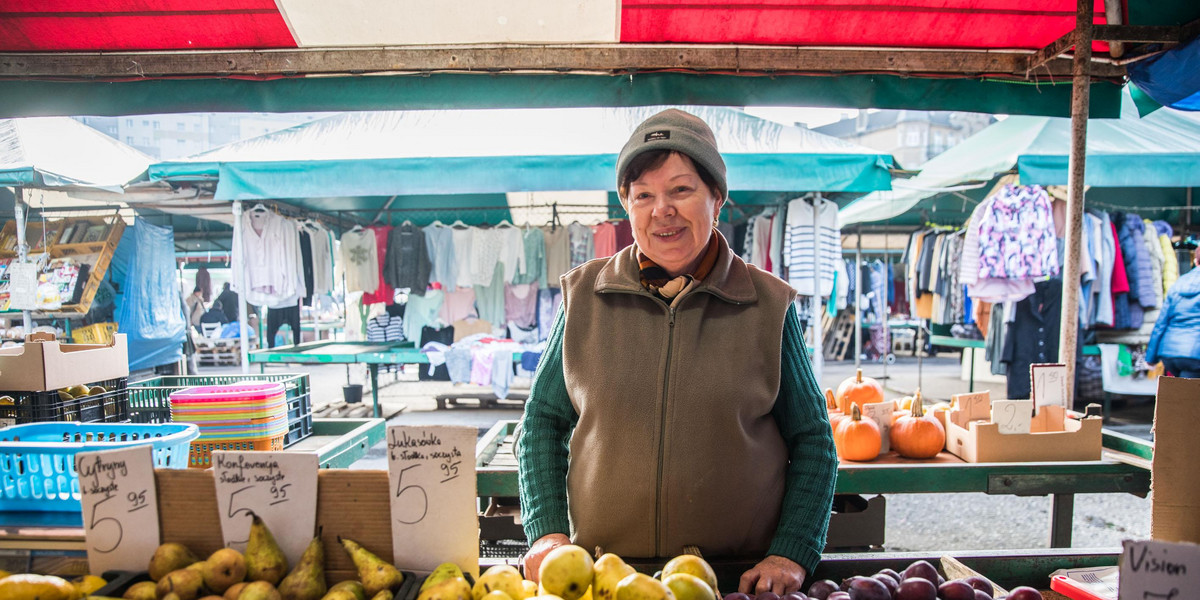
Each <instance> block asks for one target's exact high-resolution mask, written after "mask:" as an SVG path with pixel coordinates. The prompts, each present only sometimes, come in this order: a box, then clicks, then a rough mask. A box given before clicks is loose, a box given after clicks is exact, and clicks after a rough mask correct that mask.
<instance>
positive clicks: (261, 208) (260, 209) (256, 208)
mask: <svg viewBox="0 0 1200 600" xmlns="http://www.w3.org/2000/svg"><path fill="white" fill-rule="evenodd" d="M250 212H255V213H265V212H267V206H266V205H265V204H263V203H262V202H259V203H258V204H255V205H254V208H251V209H250Z"/></svg>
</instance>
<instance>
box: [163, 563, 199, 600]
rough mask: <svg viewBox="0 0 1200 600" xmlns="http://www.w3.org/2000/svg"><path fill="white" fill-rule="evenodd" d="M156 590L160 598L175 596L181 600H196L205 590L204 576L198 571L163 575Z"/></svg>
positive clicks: (180, 570)
mask: <svg viewBox="0 0 1200 600" xmlns="http://www.w3.org/2000/svg"><path fill="white" fill-rule="evenodd" d="M156 589H157V592H158V597H159V598H162V597H163V596H166V595H167V594H175V595H176V596H179V598H180V600H196V598H199V597H200V593H201V592H202V591H203V590H204V575H202V574H201V573H200V571H199V570H198V569H192V568H186V567H185V568H183V569H177V570H174V571H171V572H170V573H167V574H166V575H163V578H162V579H159V580H158V586H157V588H156Z"/></svg>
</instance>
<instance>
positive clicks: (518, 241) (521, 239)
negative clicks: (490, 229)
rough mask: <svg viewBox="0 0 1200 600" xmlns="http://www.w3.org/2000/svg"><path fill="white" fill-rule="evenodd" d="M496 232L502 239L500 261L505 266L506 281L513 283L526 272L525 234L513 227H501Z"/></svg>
mask: <svg viewBox="0 0 1200 600" xmlns="http://www.w3.org/2000/svg"><path fill="white" fill-rule="evenodd" d="M495 231H496V237H498V238H500V256H499V261H500V264H502V265H504V281H512V280H513V279H515V278H516V277H517V275H524V274H525V271H526V265H525V235H524V232H523V231H522V230H521V229H519V228H517V227H513V226H512V225H500V226H498V227H496V229H495Z"/></svg>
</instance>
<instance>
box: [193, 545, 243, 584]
mask: <svg viewBox="0 0 1200 600" xmlns="http://www.w3.org/2000/svg"><path fill="white" fill-rule="evenodd" d="M198 564H200V565H201V567H200V574H201V575H203V576H204V586H205V587H207V588H208V589H209V591H211V592H212V593H214V594H224V593H225V590H228V589H229V588H230V587H232V586H233V584H235V583H241V582H243V581H245V579H246V557H244V556H242V553H241V552H238V551H237V550H234V549H233V548H221V549H220V550H217V551H216V552H213V553H212V554H211V555H209V557H208V560H206V561H204V562H202V563H198Z"/></svg>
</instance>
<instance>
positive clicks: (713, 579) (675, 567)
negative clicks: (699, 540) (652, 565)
mask: <svg viewBox="0 0 1200 600" xmlns="http://www.w3.org/2000/svg"><path fill="white" fill-rule="evenodd" d="M675 573H687V574H689V575H695V576H696V577H699V578H700V579H702V580H703V581H704V583H707V584H708V587H710V588H712V591H713V593H714V594H715V593H717V588H718V586H717V574H716V573H715V572H713V568H712V565H710V564H708V561H706V560H704V559H703V558H700V557H699V556H696V555H695V554H681V555H679V556H676V557H675V558H672V559H671V560H669V561H667V564H666V565H665V566H663V570H662V579H663V581H666V579H667V576H669V575H674V574H675Z"/></svg>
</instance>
